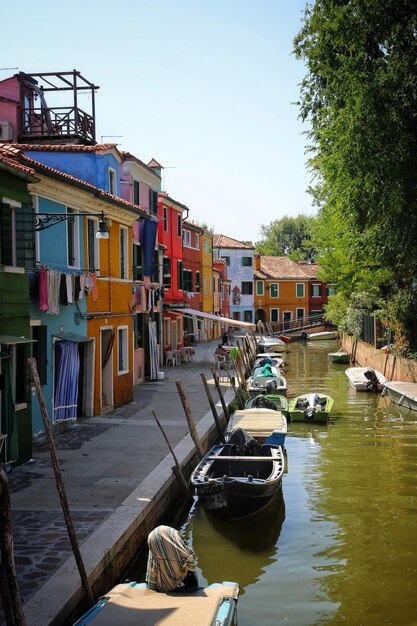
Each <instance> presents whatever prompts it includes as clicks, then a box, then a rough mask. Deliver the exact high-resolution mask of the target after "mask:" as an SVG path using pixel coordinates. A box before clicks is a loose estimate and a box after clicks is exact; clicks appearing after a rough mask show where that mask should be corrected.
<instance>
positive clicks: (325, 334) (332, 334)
mask: <svg viewBox="0 0 417 626" xmlns="http://www.w3.org/2000/svg"><path fill="white" fill-rule="evenodd" d="M337 335H338V332H337V330H323V331H321V332H318V333H306V339H308V340H309V341H324V340H325V339H337Z"/></svg>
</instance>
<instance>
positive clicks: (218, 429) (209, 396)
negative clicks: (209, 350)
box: [201, 370, 224, 443]
mask: <svg viewBox="0 0 417 626" xmlns="http://www.w3.org/2000/svg"><path fill="white" fill-rule="evenodd" d="M212 371H213V370H212ZM201 380H202V381H203V385H204V389H205V390H206V395H207V398H208V401H209V404H210V408H211V412H212V413H213V417H214V421H215V424H216V428H217V433H218V435H219V438H220V441H221V442H222V443H224V435H223V430H222V427H221V424H220V420H219V416H218V415H217V409H216V405H215V404H214V400H213V398H212V395H211V392H210V387H209V386H208V382H207V378H206V377H205V374H204V373H201Z"/></svg>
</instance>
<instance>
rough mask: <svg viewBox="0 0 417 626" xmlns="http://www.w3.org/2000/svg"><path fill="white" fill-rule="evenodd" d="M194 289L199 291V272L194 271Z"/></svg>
mask: <svg viewBox="0 0 417 626" xmlns="http://www.w3.org/2000/svg"><path fill="white" fill-rule="evenodd" d="M195 290H196V292H197V293H200V272H196V273H195Z"/></svg>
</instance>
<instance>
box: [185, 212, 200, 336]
mask: <svg viewBox="0 0 417 626" xmlns="http://www.w3.org/2000/svg"><path fill="white" fill-rule="evenodd" d="M182 227H183V231H182V254H183V272H184V274H183V276H184V278H183V291H184V302H185V306H186V307H187V308H189V309H193V310H194V311H202V310H203V294H202V268H201V252H200V250H201V244H202V235H203V232H204V231H203V228H202V227H201V226H197V224H192V223H191V222H187V221H184V222H183V225H182ZM195 326H196V325H195V320H194V319H193V318H192V316H184V333H185V338H186V339H188V340H190V339H191V337H194V339H195V335H196V334H197V331H198V329H197V328H196V327H195ZM187 342H188V341H187ZM191 342H192V341H190V343H191Z"/></svg>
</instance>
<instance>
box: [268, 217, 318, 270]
mask: <svg viewBox="0 0 417 626" xmlns="http://www.w3.org/2000/svg"><path fill="white" fill-rule="evenodd" d="M314 221H315V218H314V217H309V216H307V215H301V214H300V215H298V216H297V217H288V216H285V217H283V218H282V219H280V220H274V221H273V222H271V223H270V224H268V225H264V224H263V225H262V226H261V235H262V236H263V239H262V240H261V241H260V242H258V243H257V244H256V250H257V252H259V253H260V254H264V255H267V256H289V257H290V258H291V259H292V260H293V261H301V260H307V259H313V258H314V256H315V253H316V251H315V250H314V249H313V244H312V236H313V230H314Z"/></svg>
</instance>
